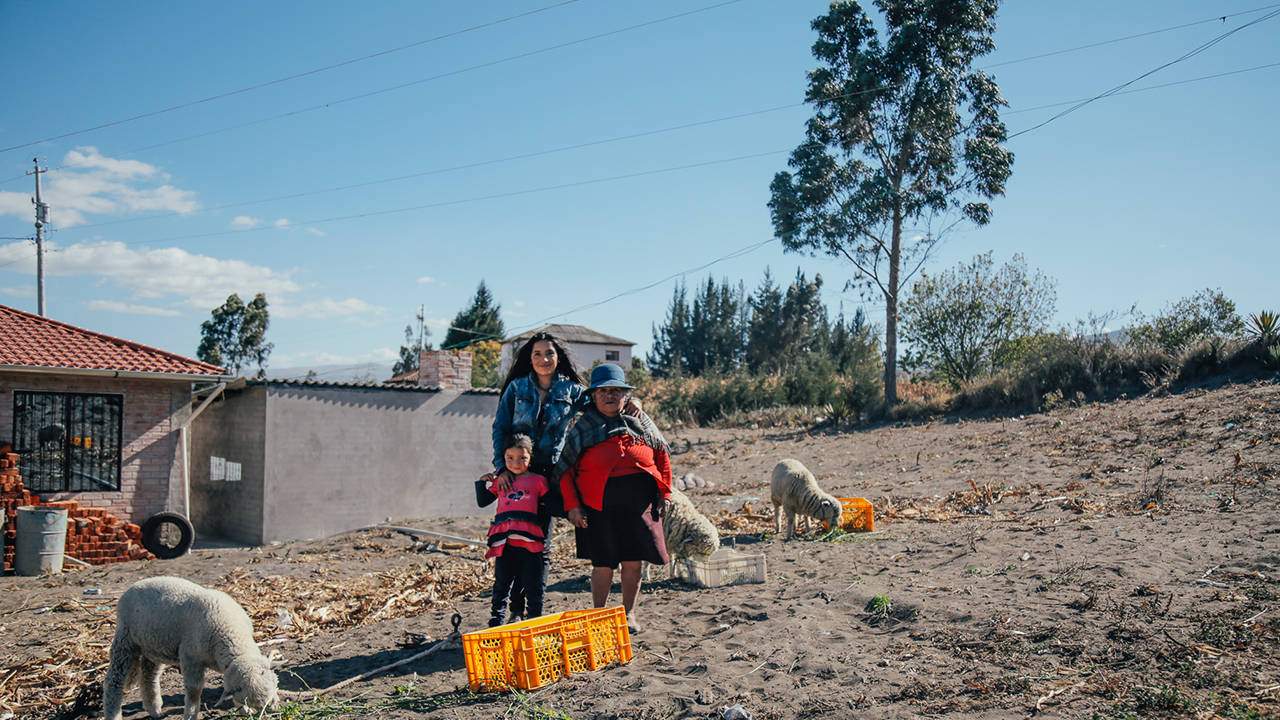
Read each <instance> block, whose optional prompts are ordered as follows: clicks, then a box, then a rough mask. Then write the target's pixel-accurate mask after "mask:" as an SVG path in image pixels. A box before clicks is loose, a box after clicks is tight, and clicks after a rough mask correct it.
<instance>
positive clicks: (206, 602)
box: [102, 577, 278, 720]
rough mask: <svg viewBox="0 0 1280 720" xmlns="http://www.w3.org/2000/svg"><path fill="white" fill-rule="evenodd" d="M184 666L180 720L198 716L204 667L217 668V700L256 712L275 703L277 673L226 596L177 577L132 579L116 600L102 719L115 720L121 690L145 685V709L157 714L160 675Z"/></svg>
mask: <svg viewBox="0 0 1280 720" xmlns="http://www.w3.org/2000/svg"><path fill="white" fill-rule="evenodd" d="M166 665H176V666H178V667H179V668H180V669H181V672H182V681H183V685H184V686H185V689H186V698H185V700H186V704H185V706H184V708H183V712H182V718H183V720H196V718H197V717H198V716H199V713H200V693H201V692H202V691H203V690H204V671H205V670H206V669H208V670H216V671H218V672H220V673H222V698H221V699H219V700H218V704H219V705H220V704H222V702H223V701H224V700H226V699H227V698H228V697H231V698H234V700H235V703H236V707H248V708H250V709H252V710H254V711H258V710H261V709H263V708H267V707H271V706H273V705H275V704H276V701H277V698H278V695H277V691H276V674H275V671H273V670H272V669H271V664H270V661H268V660H267V658H265V657H263V655H262V652H261V651H259V650H258V646H257V645H256V644H255V643H254V642H253V623H252V621H250V620H249V615H248V614H247V613H246V612H245V611H244V608H242V607H240V605H239V604H238V603H236V601H235V600H232V599H231V596H230V595H227V594H226V593H224V592H219V591H217V590H208V589H206V588H203V587H200V586H199V585H197V584H195V583H193V582H189V581H187V580H183V579H182V578H175V577H154V578H147V579H145V580H139V581H138V582H136V583H134V584H133V585H132V586H131V587H130V588H129V589H128V590H126V591H125V592H124V595H121V596H120V602H119V603H117V604H116V637H115V641H114V642H112V644H111V661H110V663H109V664H108V665H107V676H106V679H105V680H103V682H102V710H103V717H104V719H105V720H120V715H121V712H120V708H121V705H122V703H123V699H124V694H125V693H126V692H128V691H129V690H131V689H133V687H134V686H141V688H142V707H143V708H144V709H146V711H147V713H149V714H150V715H151V716H152V717H157V718H158V717H160V715H161V699H160V672H161V671H162V670H164V668H165V666H166Z"/></svg>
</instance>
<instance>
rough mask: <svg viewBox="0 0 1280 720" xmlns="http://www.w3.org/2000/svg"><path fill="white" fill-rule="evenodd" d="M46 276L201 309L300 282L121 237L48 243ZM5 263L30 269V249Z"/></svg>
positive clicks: (291, 288)
mask: <svg viewBox="0 0 1280 720" xmlns="http://www.w3.org/2000/svg"><path fill="white" fill-rule="evenodd" d="M14 249H15V245H9V246H6V247H3V248H0V258H4V257H8V256H11V255H14V254H15V253H14V252H13V250H14ZM49 249H50V250H51V251H53V252H50V253H49V254H48V255H46V256H45V274H46V275H47V276H54V277H57V276H62V277H71V276H79V275H84V276H98V277H100V278H102V280H104V281H105V280H109V281H111V282H113V283H115V284H116V285H118V286H119V287H121V288H124V289H125V290H127V291H128V292H129V293H130V294H131V295H132V297H133V298H148V299H159V298H165V297H173V298H175V299H176V300H175V302H174V303H173V304H174V305H179V306H185V307H192V308H199V309H202V310H207V309H209V308H212V307H216V306H218V305H221V304H222V303H223V301H225V300H226V299H227V296H229V295H231V294H232V293H239V294H240V295H241V296H242V297H244V296H246V295H247V296H249V297H252V296H253V295H254V294H256V293H260V292H262V293H266V294H267V299H268V301H271V300H273V299H274V298H277V297H280V296H281V295H285V294H287V293H293V292H298V291H299V290H301V289H302V287H301V286H300V285H299V284H298V283H296V282H294V281H293V280H292V279H291V278H290V274H289V273H281V272H276V271H274V270H272V269H271V268H268V267H263V266H261V265H252V264H250V263H247V262H245V261H243V260H220V259H218V258H213V257H209V256H207V255H195V254H192V253H189V252H187V251H186V250H183V249H181V248H143V249H136V248H130V247H128V246H126V245H125V244H124V243H121V242H84V243H77V244H75V245H72V246H70V247H67V248H58V247H57V245H56V244H55V243H50V244H49ZM30 255H31V256H30V257H25V258H22V259H21V260H20V261H19V262H17V263H15V264H14V265H11V266H9V267H10V268H11V269H13V270H17V271H19V272H27V273H34V272H35V257H34V255H35V253H31V254H30Z"/></svg>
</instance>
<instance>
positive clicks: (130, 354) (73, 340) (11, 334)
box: [0, 305, 228, 375]
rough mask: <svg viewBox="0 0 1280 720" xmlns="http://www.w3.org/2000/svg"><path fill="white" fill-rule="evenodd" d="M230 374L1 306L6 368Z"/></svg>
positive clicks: (0, 352)
mask: <svg viewBox="0 0 1280 720" xmlns="http://www.w3.org/2000/svg"><path fill="white" fill-rule="evenodd" d="M5 365H10V366H19V367H30V368H70V369H76V370H117V371H124V372H154V373H171V374H172V373H176V374H181V375H227V374H228V373H227V371H226V370H225V369H224V368H220V367H218V366H217V365H210V364H209V363H203V362H200V361H199V360H192V359H190V358H185V357H182V356H181V355H175V354H173V353H171V352H165V351H164V350H157V349H156V348H153V347H148V346H146V345H142V344H140V343H136V342H130V341H128V340H121V339H120V338H117V337H111V336H110V335H103V334H102V333H96V332H93V331H92V330H84V329H82V328H78V327H76V326H74V325H68V324H66V323H62V322H58V321H57V320H50V319H49V318H44V317H40V316H39V315H32V314H31V313H27V312H23V311H21V310H18V309H15V308H11V307H8V306H5V305H0V370H2V369H3V366H5Z"/></svg>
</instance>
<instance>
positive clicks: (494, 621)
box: [489, 615, 502, 628]
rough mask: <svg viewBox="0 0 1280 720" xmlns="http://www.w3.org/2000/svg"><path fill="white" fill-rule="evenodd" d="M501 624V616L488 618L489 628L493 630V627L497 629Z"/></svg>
mask: <svg viewBox="0 0 1280 720" xmlns="http://www.w3.org/2000/svg"><path fill="white" fill-rule="evenodd" d="M501 624H502V617H501V616H499V615H494V616H493V617H491V618H489V627H491V628H495V627H498V626H499V625H501Z"/></svg>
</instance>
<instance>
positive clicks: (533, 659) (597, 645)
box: [462, 606, 631, 692]
mask: <svg viewBox="0 0 1280 720" xmlns="http://www.w3.org/2000/svg"><path fill="white" fill-rule="evenodd" d="M462 652H463V654H464V655H465V657H466V661H467V682H468V683H469V684H470V686H471V691H472V692H481V691H484V690H491V691H492V690H511V689H514V688H519V689H521V690H536V689H537V688H540V687H542V686H543V685H547V684H549V683H553V682H555V681H556V680H559V679H560V678H562V677H564V676H565V675H568V674H569V673H571V672H583V671H586V670H596V669H598V668H600V667H602V666H604V665H606V664H608V663H611V662H616V663H626V662H630V661H631V634H630V633H629V632H628V631H627V613H626V611H625V610H623V609H622V607H620V606H619V607H611V608H597V609H594V610H570V611H568V612H562V613H558V614H555V615H544V616H543V617H539V618H534V619H532V620H525V621H523V622H518V623H511V624H510V625H501V626H499V627H496V628H490V629H488V630H482V631H480V632H473V633H467V634H466V635H463V636H462Z"/></svg>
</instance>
